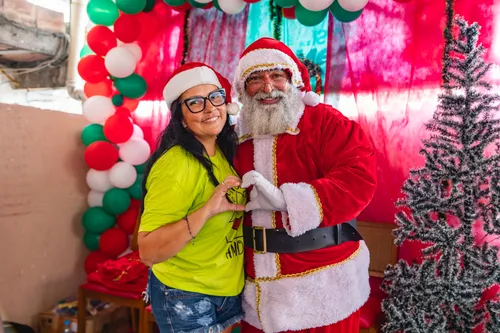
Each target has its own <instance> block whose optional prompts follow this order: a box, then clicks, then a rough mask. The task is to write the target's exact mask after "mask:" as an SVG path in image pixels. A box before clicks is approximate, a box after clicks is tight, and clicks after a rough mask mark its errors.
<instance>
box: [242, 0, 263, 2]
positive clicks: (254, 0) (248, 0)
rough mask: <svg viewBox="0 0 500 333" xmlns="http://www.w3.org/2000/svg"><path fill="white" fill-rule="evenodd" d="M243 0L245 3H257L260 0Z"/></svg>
mask: <svg viewBox="0 0 500 333" xmlns="http://www.w3.org/2000/svg"><path fill="white" fill-rule="evenodd" d="M243 1H245V2H246V3H257V2H259V1H260V0H243Z"/></svg>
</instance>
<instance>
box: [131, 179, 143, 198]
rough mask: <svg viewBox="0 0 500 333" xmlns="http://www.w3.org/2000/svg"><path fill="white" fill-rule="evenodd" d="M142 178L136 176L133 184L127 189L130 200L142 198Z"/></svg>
mask: <svg viewBox="0 0 500 333" xmlns="http://www.w3.org/2000/svg"><path fill="white" fill-rule="evenodd" d="M142 177H143V176H142V174H137V178H136V179H135V182H134V184H132V186H130V187H129V188H128V189H127V192H128V194H130V196H131V197H132V199H137V200H139V199H141V198H142Z"/></svg>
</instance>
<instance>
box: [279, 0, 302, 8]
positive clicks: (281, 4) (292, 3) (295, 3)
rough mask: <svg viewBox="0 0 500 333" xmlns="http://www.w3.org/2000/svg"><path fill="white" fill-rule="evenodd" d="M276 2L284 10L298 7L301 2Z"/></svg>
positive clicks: (288, 0) (296, 0) (282, 0)
mask: <svg viewBox="0 0 500 333" xmlns="http://www.w3.org/2000/svg"><path fill="white" fill-rule="evenodd" d="M274 2H275V3H276V4H277V5H278V6H280V7H283V8H290V7H293V6H296V5H297V4H298V3H299V0H274Z"/></svg>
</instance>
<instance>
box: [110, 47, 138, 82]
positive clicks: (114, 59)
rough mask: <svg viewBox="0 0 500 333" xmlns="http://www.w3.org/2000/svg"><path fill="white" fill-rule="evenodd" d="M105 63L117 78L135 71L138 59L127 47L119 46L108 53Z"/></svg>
mask: <svg viewBox="0 0 500 333" xmlns="http://www.w3.org/2000/svg"><path fill="white" fill-rule="evenodd" d="M104 65H105V66H106V69H107V70H108V72H109V74H111V75H113V76H114V77H117V78H124V77H127V76H130V75H132V74H133V73H134V72H135V67H136V66H137V60H136V59H135V56H134V54H133V53H132V52H130V51H129V50H127V48H126V47H123V46H117V47H115V48H112V49H111V50H110V51H109V52H108V54H106V57H105V58H104Z"/></svg>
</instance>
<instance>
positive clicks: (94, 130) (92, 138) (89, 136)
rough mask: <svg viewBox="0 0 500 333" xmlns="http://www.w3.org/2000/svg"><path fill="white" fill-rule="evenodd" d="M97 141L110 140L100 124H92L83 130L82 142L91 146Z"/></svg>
mask: <svg viewBox="0 0 500 333" xmlns="http://www.w3.org/2000/svg"><path fill="white" fill-rule="evenodd" d="M96 141H108V140H107V139H106V136H105V135H104V131H103V127H102V125H100V124H90V125H87V126H85V128H84V129H83V130H82V142H83V144H84V145H85V146H89V145H90V144H91V143H94V142H96Z"/></svg>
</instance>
